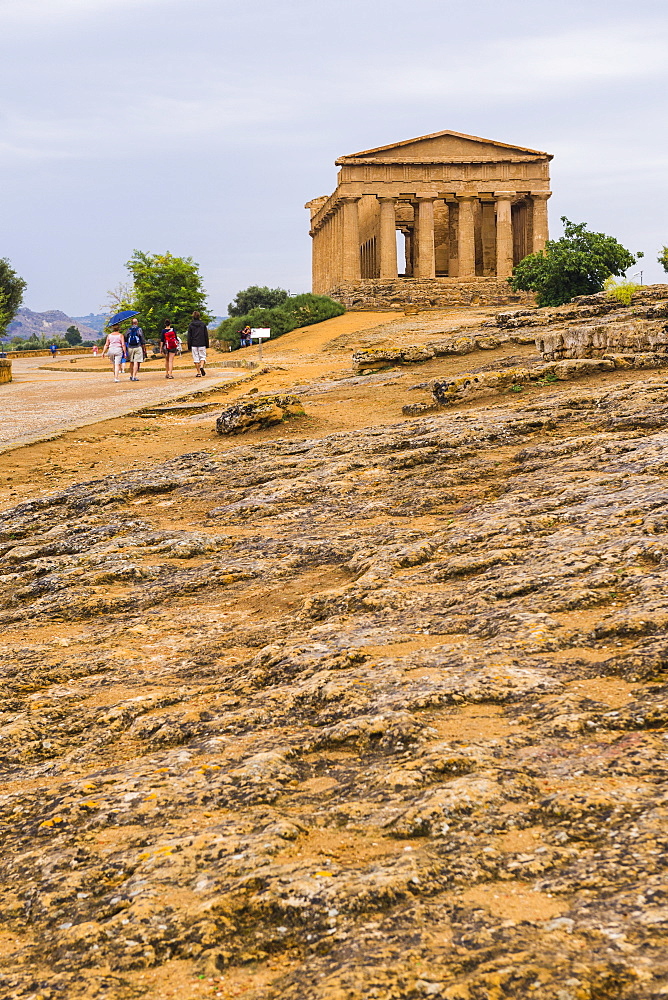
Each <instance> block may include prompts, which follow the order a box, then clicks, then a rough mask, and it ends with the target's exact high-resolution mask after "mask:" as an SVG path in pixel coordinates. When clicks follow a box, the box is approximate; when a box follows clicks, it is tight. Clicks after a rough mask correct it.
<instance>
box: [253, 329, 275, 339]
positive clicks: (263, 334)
mask: <svg viewBox="0 0 668 1000" xmlns="http://www.w3.org/2000/svg"><path fill="white" fill-rule="evenodd" d="M251 337H252V338H253V340H269V338H270V337H271V330H270V328H269V327H268V326H254V327H252V328H251Z"/></svg>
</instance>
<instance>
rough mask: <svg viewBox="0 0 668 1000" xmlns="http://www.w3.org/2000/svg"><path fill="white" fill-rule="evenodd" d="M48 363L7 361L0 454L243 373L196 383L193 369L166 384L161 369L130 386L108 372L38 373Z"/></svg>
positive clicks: (0, 393) (214, 373)
mask: <svg viewBox="0 0 668 1000" xmlns="http://www.w3.org/2000/svg"><path fill="white" fill-rule="evenodd" d="M86 360H90V359H89V358H86ZM48 363H49V359H48V358H26V359H25V360H23V359H21V360H18V361H17V360H14V361H13V362H12V376H13V381H12V382H10V383H9V384H8V385H3V386H0V416H1V417H2V419H0V452H2V451H7V450H9V449H10V448H14V447H16V446H17V445H22V444H30V443H31V442H33V441H39V440H41V439H43V438H48V437H50V436H52V435H55V434H60V433H62V432H63V431H66V430H71V429H72V428H74V427H83V426H85V425H86V424H92V423H96V422H97V421H98V420H107V419H109V418H112V417H121V416H124V415H125V414H128V413H133V412H134V411H135V410H138V409H141V408H142V407H145V406H149V405H151V404H157V403H160V402H163V401H164V402H168V401H170V400H174V399H179V398H181V397H182V396H187V395H189V394H190V393H192V392H197V391H198V390H201V389H207V388H213V387H214V386H218V385H223V384H224V383H225V382H229V381H233V380H236V379H238V378H240V377H242V376H243V374H245V372H244V371H243V370H242V371H240V370H239V369H223V370H221V369H210V370H209V373H208V374H207V376H206V378H204V379H198V378H195V375H194V373H193V370H187V371H184V372H179V371H175V372H174V381H172V382H169V381H167V380H166V379H165V376H164V373H163V372H162V371H161V372H145V373H141V374H140V381H139V382H130V380H129V377H128V375H125V376H123V377H122V380H121V381H120V382H118V383H117V382H114V380H113V376H112V374H111V372H110V371H109V369H106V370H104V369H103V370H101V371H100V373H99V374H98V373H97V372H95V373H92V372H91V373H86V374H78V375H74V374H71V373H69V372H66V371H63V373H62V374H61V373H60V372H53V371H43V370H40V369H41V368H42V366H44V365H45V364H48Z"/></svg>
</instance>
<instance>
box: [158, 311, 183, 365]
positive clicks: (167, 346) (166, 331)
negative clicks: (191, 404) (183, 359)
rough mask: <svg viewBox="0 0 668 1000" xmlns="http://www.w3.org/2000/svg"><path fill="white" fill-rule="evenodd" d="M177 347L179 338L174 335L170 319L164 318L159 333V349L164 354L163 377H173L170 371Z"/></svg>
mask: <svg viewBox="0 0 668 1000" xmlns="http://www.w3.org/2000/svg"><path fill="white" fill-rule="evenodd" d="M178 349H179V338H178V337H177V336H176V331H175V330H174V327H173V326H172V324H171V323H170V321H169V320H168V319H166V320H165V324H164V326H163V328H162V333H161V334H160V351H161V353H162V354H164V356H165V378H174V376H173V374H172V372H173V370H174V358H175V356H176V352H177V351H178Z"/></svg>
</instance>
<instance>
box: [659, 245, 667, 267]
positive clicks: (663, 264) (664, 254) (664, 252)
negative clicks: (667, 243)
mask: <svg viewBox="0 0 668 1000" xmlns="http://www.w3.org/2000/svg"><path fill="white" fill-rule="evenodd" d="M657 260H658V262H659V264H660V265H661V267H662V268H663V269H664V271H668V247H664V248H663V250H662V251H661V253H660V254H659V256H658V257H657Z"/></svg>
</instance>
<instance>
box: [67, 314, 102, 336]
mask: <svg viewBox="0 0 668 1000" xmlns="http://www.w3.org/2000/svg"><path fill="white" fill-rule="evenodd" d="M110 315H111V313H88V315H87V316H73V317H72V319H73V321H74V325H75V326H78V327H79V329H80V330H81V331H82V332H81V336H82V337H83V327H82V324H83V326H86V327H89V328H90V329H91V330H97V335H98V337H99V336H101V335H102V331H103V330H104V325H105V323H106V322H107V317H108V316H110Z"/></svg>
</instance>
